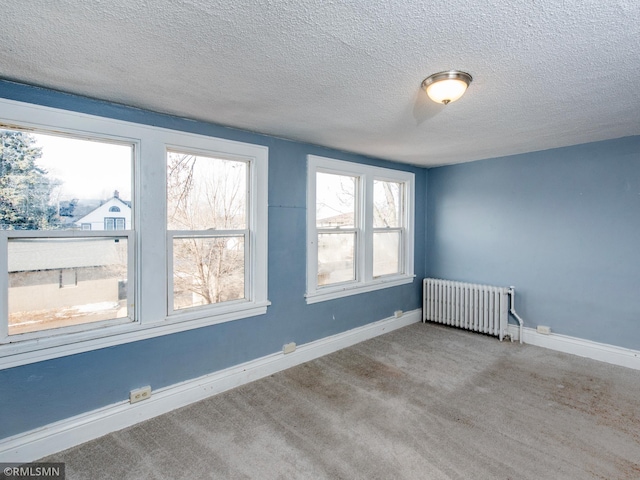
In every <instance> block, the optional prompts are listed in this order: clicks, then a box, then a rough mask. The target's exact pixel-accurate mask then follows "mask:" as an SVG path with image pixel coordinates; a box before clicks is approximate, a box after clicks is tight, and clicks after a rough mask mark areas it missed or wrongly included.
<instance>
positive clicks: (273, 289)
mask: <svg viewBox="0 0 640 480" xmlns="http://www.w3.org/2000/svg"><path fill="white" fill-rule="evenodd" d="M0 97H4V98H8V99H12V100H19V101H25V102H30V103H37V104H41V105H46V106H51V107H57V108H63V109H67V110H74V111H78V112H83V113H89V114H94V115H101V116H106V117H111V118H116V119H121V120H127V121H132V122H138V123H143V124H148V125H155V126H160V127H165V128H172V129H177V130H184V131H189V132H193V133H199V134H204V135H211V136H215V137H221V138H226V139H230V140H237V141H242V142H249V143H255V144H260V145H265V146H267V147H269V300H271V302H272V305H271V306H270V307H269V308H268V313H267V314H266V315H262V316H257V317H253V318H248V319H244V320H236V321H233V322H229V323H224V324H221V325H215V326H211V327H206V328H200V329H196V330H191V331H187V332H182V333H178V334H173V335H167V336H163V337H158V338H153V339H149V340H145V341H141V342H136V343H130V344H126V345H120V346H116V347H111V348H105V349H102V350H96V351H93V352H87V353H83V354H79V355H71V356H68V357H63V358H58V359H54V360H49V361H45V362H40V363H35V364H31V365H25V366H21V367H16V368H11V369H7V370H3V371H0V438H4V437H8V436H11V435H15V434H17V433H20V432H24V431H28V430H31V429H33V428H36V427H39V426H43V425H46V424H49V423H51V422H55V421H58V420H61V419H64V418H67V417H70V416H74V415H78V414H80V413H83V412H88V411H91V410H94V409H97V408H100V407H103V406H106V405H110V404H112V403H115V402H118V401H122V400H125V399H127V398H128V394H129V391H130V390H131V389H133V388H137V387H140V386H142V385H151V387H152V388H154V389H158V388H161V387H166V386H169V385H172V384H175V383H178V382H182V381H185V380H189V379H192V378H196V377H199V376H202V375H205V374H208V373H211V372H215V371H217V370H221V369H224V368H227V367H230V366H233V365H235V364H238V363H242V362H246V361H249V360H252V359H255V358H259V357H262V356H264V355H268V354H271V353H274V352H278V351H281V350H282V345H284V344H285V343H288V342H291V341H295V342H296V343H298V344H304V343H307V342H311V341H313V340H318V339H320V338H323V337H326V336H329V335H333V334H336V333H340V332H344V331H346V330H350V329H352V328H356V327H359V326H362V325H365V324H367V323H371V322H374V321H377V320H380V319H382V318H387V317H390V316H392V315H393V312H394V311H395V310H398V309H401V310H405V311H409V310H414V309H416V308H420V306H421V297H420V295H421V293H420V289H421V287H420V281H419V279H420V278H422V277H423V276H424V273H425V264H426V259H425V252H424V249H423V248H422V245H423V243H424V238H425V210H424V204H425V201H426V179H427V171H426V170H425V169H421V168H414V167H411V166H407V165H400V164H394V163H391V162H386V161H382V160H377V159H371V158H366V157H363V156H359V155H354V154H349V153H345V152H341V151H335V150H331V149H327V148H322V147H318V146H314V145H306V144H302V143H296V142H291V141H286V140H282V139H278V138H273V137H269V136H265V135H258V134H254V133H250V132H245V131H241V130H237V129H231V128H226V127H221V126H217V125H212V124H207V123H203V122H195V121H191V120H187V119H181V118H177V117H171V116H167V115H161V114H156V113H152V112H147V111H143V110H139V109H134V108H129V107H124V106H120V105H114V104H109V103H104V102H99V101H95V100H90V99H86V98H81V97H77V96H73V95H67V94H63V93H60V92H53V91H50V90H45V89H41V88H35V87H30V86H25V85H20V84H15V83H11V82H3V81H0ZM308 154H314V155H322V156H327V157H332V158H337V159H340V160H347V161H353V162H360V163H366V164H370V165H378V166H383V167H390V168H398V169H401V170H406V171H412V172H414V173H415V174H416V204H417V211H416V223H415V227H416V228H415V244H416V253H415V267H414V268H415V273H416V277H417V279H416V281H415V282H414V284H413V285H406V286H401V287H395V288H391V289H388V290H385V291H384V292H383V293H381V292H380V291H378V292H373V293H369V294H360V295H355V296H352V297H347V298H342V299H338V300H334V301H328V302H322V303H318V304H313V305H307V304H306V303H305V300H304V293H305V282H306V267H305V262H306V253H305V244H306V240H305V228H306V226H305V219H306V156H307V155H308Z"/></svg>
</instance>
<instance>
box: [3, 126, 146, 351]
mask: <svg viewBox="0 0 640 480" xmlns="http://www.w3.org/2000/svg"><path fill="white" fill-rule="evenodd" d="M133 156H134V146H133V144H127V143H116V142H114V141H112V140H108V139H98V138H92V139H88V138H81V137H78V136H73V135H64V136H61V135H59V134H57V135H54V134H51V133H49V132H47V130H44V129H42V130H40V129H35V130H34V129H31V128H29V129H26V128H20V127H19V126H15V127H13V128H3V129H0V199H1V201H0V229H1V230H2V233H3V235H2V237H1V239H0V244H1V245H2V254H3V255H4V256H6V257H5V258H6V262H7V269H6V273H5V275H7V277H5V281H6V282H7V285H6V295H7V302H6V310H7V312H6V315H7V317H6V323H5V322H3V325H2V330H3V331H4V334H5V336H6V337H8V338H11V339H12V340H16V339H18V338H29V337H31V338H35V337H41V336H43V335H49V334H51V333H52V332H53V331H58V330H60V329H63V330H64V329H65V328H66V329H67V330H70V328H67V327H72V328H74V329H78V326H83V325H87V324H99V325H105V324H108V323H121V322H122V321H132V320H134V313H133V309H130V308H128V304H129V302H128V299H129V298H130V297H131V295H132V292H131V291H128V292H127V294H126V295H125V297H124V298H119V295H118V285H119V283H120V282H126V283H128V284H129V285H132V282H130V280H131V275H132V274H133V270H132V268H131V266H132V264H133V258H132V250H131V249H130V248H128V246H129V245H130V244H132V243H133V232H132V231H124V225H122V228H120V230H123V231H121V232H118V233H113V234H112V233H109V232H106V231H103V232H90V233H89V232H86V231H84V232H83V231H82V230H81V225H78V224H76V223H73V221H72V220H73V218H74V217H73V213H74V211H75V210H77V211H88V210H92V209H93V208H94V207H95V206H96V204H95V202H96V198H100V195H101V193H102V192H104V191H109V190H113V189H114V188H118V189H120V190H121V191H123V192H125V194H126V195H129V196H130V195H131V192H132V188H131V187H132V182H133V178H132V162H133ZM65 202H66V203H67V204H68V205H71V207H67V210H66V211H65V215H64V216H63V215H61V214H60V213H61V209H60V205H61V204H63V203H65ZM105 230H114V228H111V229H107V228H105ZM69 286H73V287H75V288H74V289H72V290H69V289H67V288H66V287H69ZM81 328H82V327H81Z"/></svg>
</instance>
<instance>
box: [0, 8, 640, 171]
mask: <svg viewBox="0 0 640 480" xmlns="http://www.w3.org/2000/svg"><path fill="white" fill-rule="evenodd" d="M0 45H1V47H0V77H2V78H5V79H10V80H15V81H20V82H25V83H31V84H35V85H41V86H45V87H51V88H54V89H58V90H63V91H67V92H71V93H76V94H81V95H87V96H90V97H94V98H99V99H103V100H108V101H113V102H118V103H123V104H127V105H132V106H136V107H141V108H146V109H150V110H155V111H159V112H165V113H170V114H174V115H179V116H184V117H190V118H194V119H200V120H206V121H210V122H215V123H220V124H223V125H230V126H235V127H239V128H244V129H248V130H252V131H257V132H263V133H267V134H271V135H277V136H280V137H285V138H290V139H295V140H301V141H305V142H309V143H315V144H319V145H326V146H330V147H334V148H338V149H342V150H347V151H352V152H358V153H363V154H368V155H372V156H376V157H382V158H388V159H393V160H398V161H402V162H408V163H413V164H420V165H428V166H431V165H442V164H448V163H458V162H465V161H471V160H477V159H481V158H488V157H496V156H503V155H509V154H513V153H522V152H528V151H534V150H543V149H547V148H552V147H559V146H567V145H574V144H579V143H585V142H590V141H596V140H603V139H609V138H617V137H623V136H627V135H638V134H640V93H639V88H638V78H639V77H640V2H638V0H563V1H558V0H492V1H491V2H486V1H472V0H466V1H464V0H432V1H428V2H426V1H420V0H389V1H379V2H378V1H376V2H374V1H371V0H353V1H348V0H234V1H232V2H229V1H227V0H181V1H177V0H139V1H131V0H91V1H86V0H56V1H51V0H40V1H37V0H5V1H4V2H3V6H2V15H0ZM452 68H455V69H460V70H464V71H467V72H469V73H471V75H473V77H474V81H473V83H472V84H471V86H470V87H469V90H468V91H467V93H466V94H465V96H464V97H463V98H462V99H461V100H459V101H458V102H456V103H453V104H451V105H449V106H447V107H444V106H439V105H436V104H435V103H432V102H431V101H430V100H428V98H427V97H426V94H425V93H424V91H423V90H421V88H420V83H421V82H422V80H423V79H424V78H425V77H426V76H428V75H430V74H432V73H435V72H439V71H442V70H448V69H452Z"/></svg>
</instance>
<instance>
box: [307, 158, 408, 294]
mask: <svg viewBox="0 0 640 480" xmlns="http://www.w3.org/2000/svg"><path fill="white" fill-rule="evenodd" d="M413 189H414V175H413V174H412V173H409V172H404V171H400V170H392V169H386V168H379V167H373V166H369V165H362V164H356V163H351V162H344V161H339V160H333V159H328V158H324V157H317V156H314V155H309V156H308V188H307V191H308V197H307V199H308V209H307V220H308V221H307V239H308V248H307V294H306V299H307V303H315V302H318V301H323V300H329V299H333V298H339V297H343V296H346V295H353V294H357V293H361V292H365V291H372V290H377V289H379V288H386V287H389V286H395V285H402V284H405V283H410V282H412V281H413V276H414V275H413V222H414V220H413V206H414V200H413Z"/></svg>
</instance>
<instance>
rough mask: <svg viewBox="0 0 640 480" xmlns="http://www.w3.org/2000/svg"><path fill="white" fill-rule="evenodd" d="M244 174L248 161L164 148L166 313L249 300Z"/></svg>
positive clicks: (246, 177)
mask: <svg viewBox="0 0 640 480" xmlns="http://www.w3.org/2000/svg"><path fill="white" fill-rule="evenodd" d="M248 176H249V164H248V162H246V161H242V160H230V159H225V158H217V157H215V156H211V155H205V154H201V153H198V154H195V153H189V152H183V151H175V150H168V151H167V229H168V236H169V240H170V247H171V248H170V250H171V258H170V263H171V265H172V274H171V276H170V278H169V289H170V291H171V292H172V298H171V299H170V302H169V313H173V312H176V311H179V310H185V309H191V308H197V307H204V306H207V305H214V304H220V303H225V302H234V301H245V300H248V299H249V297H250V292H249V291H248V288H247V287H248V286H249V281H248V275H249V269H248V268H246V267H247V266H248V263H247V257H248V256H250V255H251V253H250V252H249V250H248V249H249V244H250V242H249V228H248V226H249V224H248V220H249V218H248V215H247V205H248V202H249V193H248V190H247V184H248Z"/></svg>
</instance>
